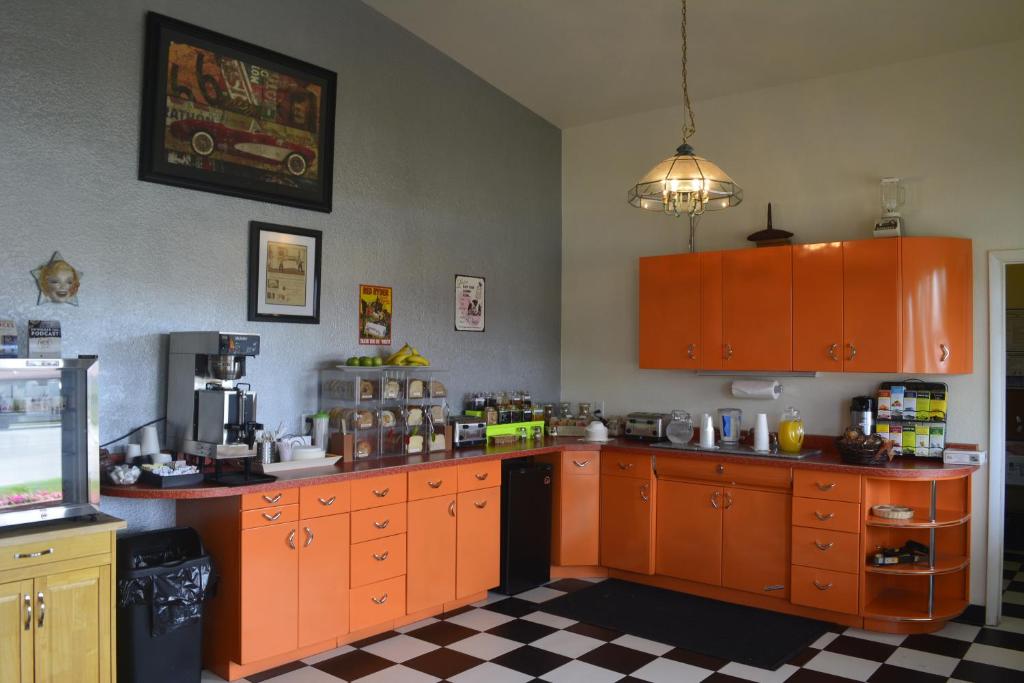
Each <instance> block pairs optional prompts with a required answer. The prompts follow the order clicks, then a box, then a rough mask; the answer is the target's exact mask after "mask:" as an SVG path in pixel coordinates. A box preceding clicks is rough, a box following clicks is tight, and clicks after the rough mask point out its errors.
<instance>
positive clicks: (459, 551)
mask: <svg viewBox="0 0 1024 683" xmlns="http://www.w3.org/2000/svg"><path fill="white" fill-rule="evenodd" d="M500 508H501V489H500V488H498V487H496V486H495V487H491V488H489V489H481V490H479V491H467V492H465V493H460V494H459V496H458V500H457V502H456V504H455V509H456V512H455V514H456V519H457V520H458V521H457V523H456V529H457V531H456V553H455V554H456V561H455V597H456V598H465V597H468V596H471V595H475V594H477V593H481V592H483V591H486V590H489V589H491V588H494V587H495V586H497V585H498V584H499V583H500V582H501V579H500V577H499V564H498V562H499V556H500V554H501V509H500Z"/></svg>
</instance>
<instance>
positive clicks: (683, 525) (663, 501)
mask: <svg viewBox="0 0 1024 683" xmlns="http://www.w3.org/2000/svg"><path fill="white" fill-rule="evenodd" d="M722 500H723V497H722V489H721V488H719V487H717V486H707V485H704V484H690V483H685V482H681V481H672V480H668V479H663V480H661V481H659V482H658V506H657V507H658V524H657V542H656V543H655V544H654V547H655V562H654V564H655V570H656V572H657V573H658V574H665V575H666V576H674V577H676V578H677V579H687V580H689V581H699V582H701V583H708V584H711V585H714V586H718V585H721V583H722V552H721V551H722V511H721V507H722Z"/></svg>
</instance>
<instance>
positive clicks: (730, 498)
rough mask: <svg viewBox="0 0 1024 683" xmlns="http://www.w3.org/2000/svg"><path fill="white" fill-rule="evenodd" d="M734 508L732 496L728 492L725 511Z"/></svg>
mask: <svg viewBox="0 0 1024 683" xmlns="http://www.w3.org/2000/svg"><path fill="white" fill-rule="evenodd" d="M731 507H732V494H731V493H729V492H728V491H726V493H725V509H726V510H728V509H729V508H731Z"/></svg>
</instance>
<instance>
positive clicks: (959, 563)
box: [864, 555, 971, 576]
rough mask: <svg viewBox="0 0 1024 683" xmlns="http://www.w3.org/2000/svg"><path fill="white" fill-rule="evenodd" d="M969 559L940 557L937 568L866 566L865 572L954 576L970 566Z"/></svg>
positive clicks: (950, 556) (911, 565)
mask: <svg viewBox="0 0 1024 683" xmlns="http://www.w3.org/2000/svg"><path fill="white" fill-rule="evenodd" d="M970 563H971V560H970V558H969V557H964V556H962V555H947V556H945V557H943V556H941V555H940V556H939V557H938V558H936V560H935V566H934V567H929V566H927V565H920V564H917V565H913V564H892V565H888V566H885V567H877V566H875V565H873V564H868V565H865V567H864V571H866V572H867V573H868V574H889V575H895V576H938V575H939V574H954V573H956V572H958V571H962V570H964V569H966V568H967V567H968V565H970Z"/></svg>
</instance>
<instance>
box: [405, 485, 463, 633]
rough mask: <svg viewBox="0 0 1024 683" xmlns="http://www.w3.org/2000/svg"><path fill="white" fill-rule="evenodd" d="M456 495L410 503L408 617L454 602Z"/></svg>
mask: <svg viewBox="0 0 1024 683" xmlns="http://www.w3.org/2000/svg"><path fill="white" fill-rule="evenodd" d="M457 508H458V504H457V501H456V496H454V495H447V496H438V497H436V498H426V499H424V500H414V501H412V502H410V503H409V531H408V534H407V536H408V553H407V560H406V564H407V568H408V575H407V577H406V605H407V609H408V611H409V613H410V614H414V613H416V612H419V611H421V610H425V609H429V608H431V607H437V606H438V605H442V604H444V603H446V602H452V601H453V600H455V552H456V527H457V523H458V519H457V515H458V512H459V511H458V509H457Z"/></svg>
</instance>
